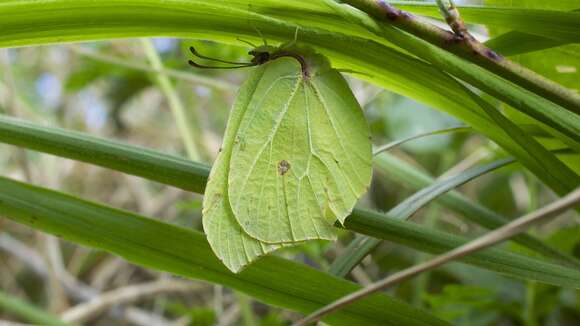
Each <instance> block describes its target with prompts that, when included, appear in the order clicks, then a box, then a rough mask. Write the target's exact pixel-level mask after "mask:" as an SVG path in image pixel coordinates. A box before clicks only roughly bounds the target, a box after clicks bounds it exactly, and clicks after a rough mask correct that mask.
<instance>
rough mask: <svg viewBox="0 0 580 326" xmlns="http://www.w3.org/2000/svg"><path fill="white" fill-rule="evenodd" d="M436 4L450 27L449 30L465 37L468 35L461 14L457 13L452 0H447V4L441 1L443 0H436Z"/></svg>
mask: <svg viewBox="0 0 580 326" xmlns="http://www.w3.org/2000/svg"><path fill="white" fill-rule="evenodd" d="M437 5H438V6H439V9H440V10H441V14H443V17H444V18H445V21H446V22H447V24H448V25H449V27H451V30H452V31H453V32H454V33H455V35H457V36H459V37H466V36H468V35H469V32H468V31H467V27H465V23H464V22H463V19H461V16H460V15H459V10H457V7H456V6H455V3H454V2H453V0H447V5H445V4H444V3H443V0H437Z"/></svg>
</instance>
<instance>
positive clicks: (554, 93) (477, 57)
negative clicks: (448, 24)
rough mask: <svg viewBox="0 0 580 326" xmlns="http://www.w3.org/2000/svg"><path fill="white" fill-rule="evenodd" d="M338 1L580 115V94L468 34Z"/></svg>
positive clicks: (373, 2) (380, 2)
mask: <svg viewBox="0 0 580 326" xmlns="http://www.w3.org/2000/svg"><path fill="white" fill-rule="evenodd" d="M335 1H337V2H339V3H346V4H348V5H350V6H352V7H355V8H357V9H359V10H361V11H363V12H365V13H367V14H368V15H370V16H371V17H373V18H375V19H376V20H379V21H380V22H382V23H385V24H388V25H391V26H394V27H397V28H399V29H401V30H403V31H405V32H407V33H410V34H413V35H415V36H417V37H418V38H420V39H423V40H425V41H427V42H429V43H431V44H433V45H435V46H437V47H440V48H442V49H444V50H447V51H450V52H452V53H454V54H456V55H458V56H460V57H462V58H464V59H466V60H468V61H470V62H472V63H475V64H477V65H478V66H480V67H483V68H485V69H487V70H489V71H491V72H494V73H496V74H498V75H500V76H502V77H504V78H506V79H508V80H510V81H512V82H514V83H516V84H518V85H520V86H521V87H523V88H525V89H527V90H530V91H532V92H534V93H536V94H538V95H540V96H542V97H545V98H547V99H549V100H550V101H552V102H554V103H556V104H559V105H561V106H562V107H564V108H565V109H567V110H569V111H571V112H575V113H577V114H580V95H579V94H576V93H575V92H574V91H572V90H570V89H568V88H566V87H563V86H561V85H560V84H558V83H556V82H554V81H551V80H549V79H547V78H545V77H544V76H541V75H539V74H538V73H536V72H534V71H532V70H530V69H528V68H526V67H524V66H521V65H519V64H517V63H515V62H513V61H511V60H509V59H507V58H505V57H503V56H501V55H499V54H497V53H496V52H494V51H493V50H491V49H490V48H488V47H486V46H485V45H484V44H482V43H481V42H479V41H478V40H476V39H475V38H474V37H472V36H471V35H469V33H467V35H461V34H457V33H456V32H449V31H446V30H444V29H442V28H439V27H437V26H435V25H433V24H431V23H429V22H427V21H425V20H421V19H419V18H418V17H416V16H414V15H412V14H410V13H408V12H406V11H403V10H400V9H397V8H396V7H394V6H393V5H391V4H389V3H388V2H387V1H385V0H335ZM453 8H454V9H451V10H448V12H449V13H450V15H456V17H455V18H450V19H452V20H458V19H460V18H459V13H458V10H457V8H456V7H455V6H454V5H453ZM452 12H455V13H456V14H453V13H452ZM455 29H457V30H458V31H460V30H463V29H462V28H461V27H460V26H455ZM463 31H465V30H463Z"/></svg>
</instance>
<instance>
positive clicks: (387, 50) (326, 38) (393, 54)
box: [0, 0, 580, 139]
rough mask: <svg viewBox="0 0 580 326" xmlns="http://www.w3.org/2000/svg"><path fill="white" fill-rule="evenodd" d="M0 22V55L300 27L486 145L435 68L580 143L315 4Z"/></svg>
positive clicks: (563, 119)
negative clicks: (62, 45)
mask: <svg viewBox="0 0 580 326" xmlns="http://www.w3.org/2000/svg"><path fill="white" fill-rule="evenodd" d="M23 8H24V9H23ZM248 9H251V10H253V12H249V11H248ZM282 9H284V10H282ZM286 9H287V10H286ZM0 13H1V14H2V15H3V19H2V21H1V22H0V30H2V31H3V34H2V37H1V38H0V46H1V47H6V46H21V45H34V44H46V43H54V42H65V41H86V40H97V39H111V38H119V37H125V38H126V37H130V36H160V35H164V36H172V37H184V38H191V37H199V38H206V39H207V38H212V39H214V40H218V41H227V42H234V43H235V42H237V41H236V38H237V37H241V36H243V37H244V38H249V39H258V37H257V35H256V34H257V33H256V29H259V30H260V31H261V32H262V33H263V34H264V35H265V36H266V37H268V38H271V39H277V40H282V41H287V40H290V39H293V37H294V33H295V31H296V26H297V25H294V24H293V23H294V22H296V23H298V24H300V29H299V33H298V38H299V40H300V42H301V43H306V44H309V45H311V46H313V47H316V48H317V50H319V51H320V52H321V53H323V54H324V55H326V56H327V57H329V58H330V59H331V61H332V64H333V67H335V68H337V69H348V70H350V71H356V72H360V75H359V76H360V77H361V78H362V79H365V80H368V81H370V82H372V83H375V84H377V85H380V86H382V87H385V88H387V89H390V90H393V91H395V92H397V93H399V94H402V95H405V96H409V97H411V98H414V99H417V100H418V101H419V102H421V103H424V104H426V105H428V106H430V107H435V108H439V109H440V110H443V111H445V112H448V113H450V114H452V115H454V116H456V117H458V118H459V119H461V120H463V121H465V122H466V123H468V124H469V125H471V126H473V127H479V130H481V131H482V132H484V133H485V134H486V135H487V136H488V137H490V138H494V137H497V136H498V135H500V134H501V132H500V130H499V129H498V128H496V127H495V126H494V125H493V124H492V123H490V122H491V121H490V120H489V119H488V118H487V116H485V114H483V113H482V112H481V110H480V109H479V108H478V107H477V105H476V104H475V103H474V102H473V101H472V100H471V99H470V98H469V97H468V96H467V95H466V94H465V93H464V91H463V90H462V89H461V87H458V85H457V83H456V82H455V81H454V80H453V79H451V78H449V77H448V76H445V75H444V74H442V73H441V71H440V70H438V69H437V68H436V67H439V68H440V69H448V68H453V67H458V65H461V67H459V70H455V73H456V76H461V78H464V79H465V80H468V81H470V82H472V83H474V85H476V86H478V87H480V88H482V89H483V90H486V91H488V92H489V93H490V94H492V95H494V96H498V97H500V98H502V99H503V100H505V101H507V102H508V103H511V104H514V107H516V108H518V109H520V110H522V111H525V112H528V114H530V115H532V116H534V117H536V118H537V119H540V120H542V121H544V122H545V123H547V124H549V125H551V126H552V127H554V128H556V129H557V130H559V131H561V132H562V133H563V134H564V135H567V136H568V137H570V138H573V139H578V136H577V135H578V134H580V132H579V130H580V127H578V125H579V124H580V123H579V122H578V118H577V117H576V116H570V115H569V114H567V113H566V112H561V111H562V110H563V109H562V108H561V107H559V106H556V105H554V104H553V103H550V102H549V101H546V100H542V99H539V98H538V97H536V96H533V94H531V93H529V92H526V91H524V90H522V89H518V88H517V87H515V86H514V85H511V84H509V83H507V82H506V81H505V80H502V79H501V78H499V77H497V76H495V75H493V74H491V73H489V72H486V71H485V70H483V69H477V68H474V67H471V66H472V65H469V64H468V63H466V62H463V61H462V60H460V59H458V58H453V56H449V55H448V53H446V52H445V51H443V50H441V49H434V48H433V47H428V48H422V45H421V44H423V45H424V43H423V42H420V40H417V39H416V38H414V37H412V36H410V35H408V34H406V33H403V32H401V31H398V30H395V29H393V30H390V31H389V33H390V34H389V37H386V38H384V39H383V38H381V37H377V36H375V35H372V34H371V33H369V32H368V31H365V30H364V29H363V28H361V26H360V25H358V24H353V23H351V22H349V21H346V20H345V19H343V18H342V17H341V16H338V15H336V13H334V12H333V11H332V10H331V9H329V8H328V7H326V6H325V5H324V3H322V2H318V1H317V2H314V1H308V0H297V1H291V2H288V1H286V2H283V3H281V2H279V1H270V0H254V1H251V2H250V1H247V0H235V1H234V0H228V1H225V0H222V1H201V0H198V1H188V2H183V1H162V0H146V1H137V0H115V1H113V0H103V1H99V2H94V1H89V0H74V1H72V0H52V1H48V2H38V1H31V0H25V1H20V0H19V1H14V0H11V1H4V2H2V4H1V5H0ZM208 13H211V15H210V14H208ZM272 17H276V18H283V19H284V20H281V19H276V18H272ZM250 22H251V23H250ZM290 22H292V23H290ZM31 26H33V28H31ZM34 26H42V28H40V27H39V28H34ZM369 40H371V41H369ZM393 43H395V44H397V45H398V46H404V47H405V48H406V49H407V50H408V51H409V53H413V54H416V55H419V56H421V57H422V58H428V59H429V61H431V62H432V63H433V64H434V65H435V66H436V67H433V66H431V65H429V64H427V63H425V62H424V61H422V60H417V59H415V58H413V57H412V56H410V55H408V54H403V53H401V52H400V51H396V50H394V49H393ZM420 45H421V46H420ZM431 56H435V57H439V56H441V58H445V57H449V60H451V61H440V60H434V57H431ZM441 58H439V59H441ZM457 60H459V62H458V61H457ZM465 65H467V66H469V69H467V66H465ZM470 76H471V77H470ZM564 111H565V110H564Z"/></svg>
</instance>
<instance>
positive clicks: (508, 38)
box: [485, 31, 568, 56]
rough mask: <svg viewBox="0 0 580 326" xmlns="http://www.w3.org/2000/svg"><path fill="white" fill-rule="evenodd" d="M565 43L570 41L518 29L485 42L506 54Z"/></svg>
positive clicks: (531, 50) (498, 51)
mask: <svg viewBox="0 0 580 326" xmlns="http://www.w3.org/2000/svg"><path fill="white" fill-rule="evenodd" d="M565 44H568V42H564V41H560V40H554V39H550V38H546V37H542V36H537V35H532V34H527V33H523V32H517V31H511V32H507V33H505V34H502V35H499V36H497V37H494V38H492V39H490V40H489V41H487V42H485V45H486V46H487V47H489V48H491V49H493V50H494V51H496V52H497V53H501V54H502V55H505V56H513V55H517V54H524V53H529V52H533V51H540V50H545V49H549V48H553V47H557V46H561V45H565Z"/></svg>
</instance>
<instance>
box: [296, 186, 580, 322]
mask: <svg viewBox="0 0 580 326" xmlns="http://www.w3.org/2000/svg"><path fill="white" fill-rule="evenodd" d="M578 204H580V188H578V189H576V190H575V191H573V192H572V193H570V194H569V195H567V196H566V197H564V198H562V199H560V200H558V201H556V202H554V203H552V204H550V205H547V206H545V207H543V208H541V209H540V210H538V211H536V212H534V213H531V214H528V215H525V216H523V217H521V218H519V219H517V220H515V221H513V222H511V223H508V224H506V225H505V226H503V227H501V228H499V229H497V230H494V231H492V232H489V233H487V234H485V235H484V236H482V237H479V238H477V239H475V240H473V241H471V242H468V243H466V244H465V245H463V246H460V247H458V248H456V249H454V250H451V251H449V252H447V253H445V254H442V255H439V256H437V257H435V258H433V259H431V260H429V261H427V262H424V263H422V264H419V265H415V266H413V267H411V268H408V269H405V270H403V271H400V272H398V273H395V274H393V275H391V276H389V277H387V278H385V279H383V280H381V281H379V282H376V283H374V284H372V285H370V286H368V287H365V288H363V289H361V290H359V291H356V292H354V293H351V294H349V295H347V296H344V297H342V298H340V299H338V300H336V301H334V302H332V303H331V304H329V305H327V306H325V307H322V308H321V309H319V310H317V311H315V312H314V313H312V314H310V315H308V316H307V317H306V318H304V319H302V320H300V321H299V322H297V323H296V324H294V326H305V325H308V324H309V323H311V322H314V321H316V320H319V319H320V318H322V317H323V316H325V315H328V314H330V313H332V312H335V311H337V310H339V309H341V308H344V307H345V306H348V305H350V304H352V303H354V302H356V301H358V300H360V299H362V298H365V297H368V296H369V295H371V294H373V293H376V292H378V291H380V290H383V289H386V288H388V287H390V286H392V285H394V284H397V283H399V282H402V281H404V280H407V279H409V278H411V277H413V276H416V275H418V274H421V273H423V272H425V271H429V270H432V269H434V268H436V267H438V266H441V265H443V264H445V263H447V262H450V261H453V260H456V259H459V258H462V257H464V256H467V255H469V254H472V253H474V252H476V251H479V250H482V249H485V248H488V247H491V246H493V245H495V244H498V243H500V242H502V241H505V240H508V239H509V238H511V237H513V236H514V235H517V234H520V233H522V232H524V231H526V230H527V229H528V228H529V227H531V226H533V225H536V224H538V223H539V222H542V221H544V220H546V219H548V218H552V217H555V216H557V215H559V214H560V213H563V212H564V211H566V210H568V209H570V208H573V207H576V206H577V205H578Z"/></svg>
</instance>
